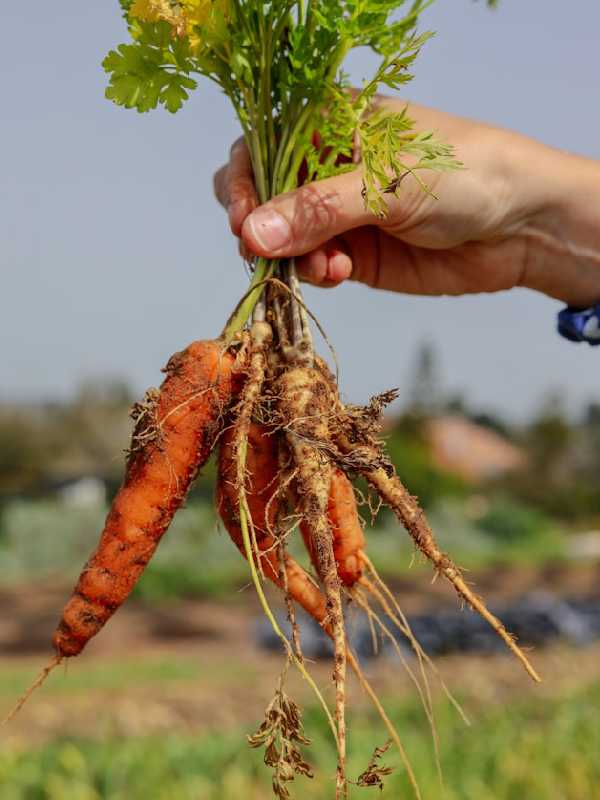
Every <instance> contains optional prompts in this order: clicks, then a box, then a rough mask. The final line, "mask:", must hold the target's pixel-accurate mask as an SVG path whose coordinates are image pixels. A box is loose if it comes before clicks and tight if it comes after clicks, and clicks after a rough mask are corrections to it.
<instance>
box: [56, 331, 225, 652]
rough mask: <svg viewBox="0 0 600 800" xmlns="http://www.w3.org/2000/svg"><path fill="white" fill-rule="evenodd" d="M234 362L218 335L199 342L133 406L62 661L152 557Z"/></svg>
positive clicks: (59, 645) (71, 612) (59, 643)
mask: <svg viewBox="0 0 600 800" xmlns="http://www.w3.org/2000/svg"><path fill="white" fill-rule="evenodd" d="M234 363H235V357H234V356H233V355H232V354H231V353H230V352H229V351H227V350H224V349H223V345H222V343H221V342H220V341H219V340H216V341H201V342H194V343H193V344H191V345H190V346H189V347H188V348H187V349H186V350H184V351H182V352H181V353H177V354H175V355H174V356H173V357H172V358H171V359H170V360H169V363H168V364H167V366H166V367H165V370H164V371H165V372H166V374H167V377H166V379H165V380H164V382H163V384H162V386H161V388H160V391H159V392H157V390H150V391H149V392H148V393H147V395H146V400H145V402H143V403H140V404H137V405H136V406H134V409H133V411H132V416H133V417H134V419H136V422H137V424H136V427H135V430H134V433H133V437H132V447H131V450H130V453H129V458H128V461H127V468H126V474H125V479H124V481H123V484H122V486H121V488H120V489H119V492H118V493H117V495H116V497H115V499H114V502H113V504H112V507H111V509H110V511H109V514H108V517H107V519H106V523H105V526H104V530H103V531H102V535H101V538H100V543H99V545H98V548H97V549H96V551H95V553H94V554H93V555H92V557H91V558H90V560H89V561H88V562H87V564H86V566H85V568H84V570H83V572H82V573H81V575H80V577H79V581H78V583H77V585H76V587H75V589H74V591H73V595H72V597H71V599H70V600H69V602H68V603H67V605H66V607H65V609H64V611H63V615H62V619H61V621H60V623H59V625H58V628H57V629H56V631H55V633H54V637H53V644H54V647H55V649H56V652H57V657H58V658H59V659H60V658H64V657H70V656H76V655H78V654H79V653H80V652H81V651H82V650H83V648H84V647H85V645H86V644H87V643H88V642H89V640H90V639H91V638H92V637H93V636H95V635H96V634H97V633H98V631H100V629H101V628H102V627H103V626H104V624H105V623H106V622H107V620H108V619H109V618H110V617H111V616H112V615H113V614H114V613H115V611H116V610H117V609H118V608H119V606H120V605H121V604H122V603H123V602H124V600H125V599H126V598H127V597H128V596H129V594H130V592H131V590H132V589H133V587H134V586H135V584H136V582H137V580H138V579H139V577H140V575H141V574H142V572H143V571H144V568H145V566H146V564H147V563H148V562H149V561H150V559H151V558H152V556H153V554H154V552H155V550H156V548H157V546H158V543H159V542H160V539H161V537H162V536H163V534H164V533H165V531H166V530H167V528H168V527H169V524H170V522H171V520H172V518H173V515H174V513H175V511H176V510H177V509H178V508H179V506H180V505H181V504H182V502H183V500H184V499H185V497H186V494H187V492H188V489H189V487H190V484H191V483H192V481H193V480H194V478H195V477H196V475H197V473H198V470H199V469H200V468H201V467H202V466H203V465H204V464H205V463H206V461H207V460H208V457H209V455H210V453H211V450H212V448H213V445H214V443H215V439H216V437H217V435H218V434H219V432H220V429H221V427H222V424H221V420H222V417H223V413H224V411H226V410H227V408H228V406H229V404H230V402H231V399H232V396H233V394H234V392H235V391H236V377H235V371H234Z"/></svg>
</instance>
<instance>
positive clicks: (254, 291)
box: [221, 258, 277, 346]
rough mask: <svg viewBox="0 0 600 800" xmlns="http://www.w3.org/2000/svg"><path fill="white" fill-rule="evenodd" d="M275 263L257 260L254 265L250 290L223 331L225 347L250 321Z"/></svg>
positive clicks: (263, 259) (264, 259)
mask: <svg viewBox="0 0 600 800" xmlns="http://www.w3.org/2000/svg"><path fill="white" fill-rule="evenodd" d="M276 265H277V261H269V260H268V259H266V258H259V259H258V261H257V263H256V269H255V270H254V275H253V276H252V280H251V282H250V288H249V289H248V292H247V294H246V296H245V297H244V299H243V300H242V301H241V303H240V304H239V306H238V307H237V308H236V310H235V311H234V312H233V314H232V315H231V317H230V318H229V320H228V321H227V325H226V326H225V328H224V329H223V333H222V334H221V337H222V338H223V339H224V341H225V345H226V346H228V345H230V344H231V342H232V341H233V339H234V338H235V335H236V334H237V333H239V332H240V331H241V330H243V329H244V327H245V325H246V323H247V322H248V320H249V319H250V317H251V315H252V312H253V311H254V306H255V305H256V304H257V303H258V301H259V300H260V296H261V294H262V292H263V289H264V286H263V284H264V282H265V281H266V280H268V279H269V278H270V277H271V275H272V274H273V272H274V271H275V268H276Z"/></svg>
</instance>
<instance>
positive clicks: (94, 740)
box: [0, 568, 600, 800]
mask: <svg viewBox="0 0 600 800" xmlns="http://www.w3.org/2000/svg"><path fill="white" fill-rule="evenodd" d="M422 577H423V576H420V577H419V578H413V577H412V576H409V577H408V578H405V580H404V585H403V594H404V595H405V598H406V601H407V603H408V605H409V606H410V607H411V608H412V609H414V610H417V609H419V608H420V607H423V604H424V597H425V595H424V594H423V593H422V592H421V591H420V590H419V586H421V588H422V589H423V592H424V591H425V589H426V588H427V586H423V583H424V582H423V581H422V580H421V578H422ZM475 577H477V578H478V580H479V581H481V583H486V582H487V584H488V587H487V588H488V591H491V594H492V596H493V597H500V596H501V593H502V586H499V585H497V587H496V590H495V591H494V589H493V586H492V581H491V579H490V578H489V576H488V577H487V578H486V575H485V574H482V575H481V576H475ZM592 579H593V571H591V570H587V571H586V570H584V571H582V572H581V574H579V575H577V572H576V571H573V570H571V571H569V570H567V569H566V568H565V569H563V570H562V571H557V570H554V572H551V571H550V570H546V577H545V578H544V576H543V574H542V572H541V571H539V572H538V573H535V572H534V571H532V570H531V569H526V568H524V569H514V570H512V571H508V570H507V571H506V572H505V573H504V579H503V581H502V583H504V585H505V589H506V590H508V589H509V588H511V587H512V588H515V587H516V586H519V585H520V586H521V587H524V588H527V586H528V585H529V584H530V582H535V583H536V584H540V583H542V584H543V583H544V580H546V581H547V582H548V581H552V582H553V583H555V584H556V585H557V587H559V588H560V587H561V586H562V587H563V588H568V587H569V586H572V585H575V584H577V583H579V584H580V585H585V584H586V582H591V581H592ZM61 592H62V590H58V589H57V588H50V587H49V588H48V589H46V590H44V589H43V588H41V589H39V590H38V592H36V593H33V592H32V591H31V588H30V587H21V588H20V589H17V588H14V589H13V590H11V591H8V590H6V591H5V592H4V595H3V607H6V608H7V609H8V610H9V612H10V613H9V615H8V616H9V617H10V616H12V617H13V621H14V620H15V619H21V620H27V622H28V625H27V629H28V630H29V631H30V636H29V651H30V652H29V654H28V655H24V652H26V648H25V647H24V642H21V643H18V642H17V641H16V639H15V638H14V637H15V633H14V628H13V629H12V634H11V629H10V627H9V626H10V623H9V621H8V620H7V619H6V618H5V620H4V621H3V623H2V627H1V628H0V638H3V641H8V640H9V639H10V636H11V635H12V636H13V638H12V641H13V642H14V643H15V644H14V647H13V652H14V653H15V655H13V656H6V655H5V656H3V657H2V659H1V660H0V710H1V711H5V710H8V707H9V706H10V704H11V702H12V701H13V700H14V698H15V696H16V695H17V694H18V693H19V692H21V691H22V690H23V689H24V688H25V686H26V685H27V683H28V682H29V681H30V680H31V678H32V677H33V675H34V674H35V673H36V671H37V670H38V669H39V667H40V665H41V664H42V663H43V661H44V659H45V657H46V654H47V653H48V647H47V644H46V642H47V640H48V636H49V632H50V630H51V627H52V623H53V621H54V616H55V610H56V608H58V607H59V605H60V598H61ZM401 594H402V592H401ZM257 619H258V607H257V605H256V601H255V599H254V597H253V595H252V593H251V591H250V590H246V591H238V592H237V593H236V594H235V595H234V596H233V597H230V599H229V601H228V603H226V604H223V603H222V602H215V601H213V600H210V599H207V598H205V599H189V600H181V599H179V600H177V599H173V600H171V601H170V602H166V603H161V604H160V606H157V605H156V604H155V603H147V602H144V601H141V600H139V599H138V600H137V601H135V602H133V603H130V604H128V605H127V606H126V607H125V608H124V609H123V610H122V612H121V614H119V615H118V616H117V617H116V618H115V619H114V621H113V624H112V625H111V626H109V627H108V628H107V629H106V631H105V632H104V633H103V634H102V636H100V637H98V639H97V640H95V641H94V642H93V643H92V644H91V645H90V647H89V649H88V650H87V651H86V653H85V654H84V655H83V656H82V657H81V658H79V659H78V660H77V662H74V663H72V664H69V666H68V668H67V669H66V670H62V671H59V672H58V673H56V674H54V675H52V676H51V677H50V679H49V681H48V683H47V685H46V686H45V687H44V688H43V689H42V690H40V691H39V692H38V693H37V694H36V695H35V696H34V697H33V698H32V699H31V701H30V703H29V705H28V706H27V707H26V708H25V709H23V711H22V712H21V714H20V715H19V716H18V717H17V718H16V719H15V720H14V721H13V723H11V725H10V727H9V728H8V729H6V730H5V731H4V734H3V742H2V748H1V751H0V782H1V784H2V798H3V799H4V798H7V800H38V798H39V800H62V798H69V800H71V798H73V800H104V799H105V798H106V800H125V798H127V800H129V799H130V798H131V800H138V798H139V799H140V800H141V798H144V799H145V798H152V799H153V800H154V798H156V800H175V798H177V800H179V798H185V799H186V800H187V798H189V800H213V798H214V800H216V798H220V799H222V800H233V798H238V797H248V798H251V799H252V800H254V798H256V800H258V798H263V797H266V796H268V785H269V771H268V770H267V769H266V768H265V767H264V766H263V764H262V756H261V753H260V751H252V750H251V749H250V748H249V747H247V746H244V739H245V735H246V734H248V733H252V732H253V731H254V730H255V729H256V728H257V727H258V725H259V723H260V721H261V720H262V716H263V713H264V708H265V706H266V705H267V704H268V702H269V700H270V699H271V696H272V690H273V686H274V684H275V682H276V679H277V676H278V674H279V670H280V668H281V659H280V658H279V657H278V655H277V654H274V653H269V652H265V651H264V650H262V649H260V648H259V647H258V645H257V643H256V624H257ZM9 649H10V648H9ZM2 652H3V653H6V652H7V648H6V647H3V648H2ZM535 662H536V665H537V666H538V668H539V669H540V671H541V673H542V675H543V678H544V683H543V684H542V686H541V687H535V686H533V684H531V683H530V682H529V681H528V679H527V677H526V676H525V675H524V674H522V672H521V670H520V668H519V667H518V665H517V664H516V663H515V662H514V661H513V660H512V659H511V658H510V657H506V656H504V655H497V656H496V655H495V656H487V657H475V656H472V657H469V658H466V657H463V656H453V657H447V658H443V659H436V663H437V665H438V667H439V669H440V673H441V675H442V676H443V678H444V680H445V681H446V682H447V684H448V687H449V688H450V690H451V691H452V692H453V693H454V694H455V695H456V696H457V697H458V698H459V699H460V702H461V704H462V706H463V708H464V710H465V712H466V714H467V715H468V716H469V718H470V721H471V726H470V727H467V726H466V725H465V724H464V722H463V721H462V720H461V718H460V716H459V715H458V714H457V713H456V711H455V710H454V709H453V708H452V706H451V705H450V703H449V702H448V701H447V699H446V698H445V696H444V694H443V691H442V690H441V688H440V686H439V684H438V683H437V682H436V680H435V678H433V679H432V687H433V691H434V695H435V705H436V718H437V729H438V734H439V741H440V756H441V764H442V770H443V775H444V780H445V790H444V793H442V792H441V790H440V785H439V778H438V776H437V772H436V767H435V758H434V753H433V749H432V745H431V737H430V735H429V733H428V727H427V722H426V719H425V716H424V714H423V711H422V709H421V708H420V703H419V699H418V697H417V696H416V692H415V690H414V687H413V685H412V683H411V682H410V680H409V678H408V677H407V676H406V674H405V672H404V671H403V669H402V665H401V664H400V662H399V661H397V660H395V659H390V658H381V659H380V660H379V661H373V662H370V663H369V664H368V672H369V677H370V678H371V679H372V680H373V683H374V684H375V686H376V688H377V689H378V691H379V692H380V694H381V697H382V698H383V700H384V701H385V703H386V707H387V708H388V710H389V712H390V715H391V716H392V718H393V719H394V721H395V722H396V724H397V725H398V728H399V730H400V732H401V735H403V737H404V742H405V745H406V748H407V750H408V752H409V754H410V758H411V760H412V762H413V764H414V767H415V770H416V773H417V775H418V776H419V780H420V783H421V786H422V790H423V796H424V797H426V798H433V797H435V798H437V797H444V798H449V800H471V799H473V800H474V799H475V798H478V799H479V798H484V800H488V798H489V800H492V798H493V800H513V798H515V799H516V798H523V797H526V798H528V800H529V799H531V800H584V799H585V800H590V799H591V800H593V799H594V798H596V797H600V790H599V788H598V787H600V763H599V762H598V759H597V753H598V751H599V749H600V725H599V724H598V721H599V720H598V708H599V703H600V666H599V665H600V646H598V645H593V646H589V647H586V648H571V647H567V646H554V647H551V648H546V649H544V650H540V651H539V652H536V653H535ZM312 669H313V672H314V675H315V677H316V678H317V680H318V683H319V685H320V686H321V687H326V686H327V685H328V684H329V667H328V666H327V664H326V662H321V663H316V664H314V665H312ZM290 692H291V694H292V696H293V697H294V698H295V699H296V700H298V701H299V702H300V704H301V705H302V706H303V707H305V708H307V712H306V716H305V724H306V733H307V735H308V736H309V737H310V738H311V739H312V740H313V743H314V744H313V746H312V747H309V748H307V758H308V760H309V761H310V763H311V765H312V766H313V767H314V769H315V778H314V779H313V780H311V781H307V780H302V781H301V782H300V781H299V782H297V784H296V785H295V786H293V788H292V795H293V796H296V797H307V798H315V799H316V798H321V797H324V796H326V793H327V787H328V786H330V783H331V774H332V772H333V771H334V769H335V751H334V747H333V744H332V742H331V741H330V738H329V731H328V729H327V727H326V724H325V722H324V720H323V718H322V715H321V713H320V711H319V710H318V709H316V708H315V706H314V703H313V699H312V697H311V694H310V690H309V689H308V687H307V686H306V685H305V684H303V683H302V681H301V679H300V678H298V677H297V676H295V675H293V676H291V679H290ZM328 699H329V700H331V699H332V698H331V696H329V697H328ZM350 708H351V712H350V721H351V739H350V750H349V754H350V760H349V774H350V776H353V777H354V778H356V777H357V776H358V775H359V774H360V772H361V771H362V770H363V769H364V768H365V767H366V764H367V763H368V761H369V758H370V756H371V753H372V749H373V746H374V744H384V742H385V733H384V731H383V730H382V728H381V725H380V723H379V721H378V720H377V719H376V718H375V716H374V715H373V713H372V711H371V709H370V707H369V705H368V703H367V701H366V699H365V698H364V697H363V696H362V695H361V692H360V689H359V688H358V687H356V686H355V685H352V686H351V692H350ZM384 762H385V763H386V765H388V764H389V766H393V767H395V768H397V769H395V770H394V773H393V774H392V776H391V777H390V778H389V779H387V780H386V786H385V789H384V792H383V794H382V795H381V796H382V797H383V798H385V797H389V798H392V797H404V796H406V797H409V796H410V794H409V789H408V785H407V781H406V778H405V776H404V774H403V771H402V769H401V768H400V767H399V764H398V760H397V756H396V754H395V753H394V752H393V751H390V753H389V756H386V757H385V758H384ZM364 792H366V790H365V789H359V788H356V787H352V788H351V796H356V797H360V796H361V795H362V794H363V793H364Z"/></svg>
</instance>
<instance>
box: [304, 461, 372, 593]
mask: <svg viewBox="0 0 600 800" xmlns="http://www.w3.org/2000/svg"><path fill="white" fill-rule="evenodd" d="M327 518H328V520H329V525H330V527H331V534H332V536H333V554H334V557H335V562H336V565H337V571H338V575H339V577H340V580H341V581H342V583H343V584H344V585H345V586H348V587H350V588H351V587H352V586H354V584H355V583H357V582H358V581H359V580H360V579H361V577H362V574H363V567H364V549H365V535H364V531H363V529H362V525H361V524H360V519H359V516H358V509H357V507H356V497H355V495H354V488H353V486H352V483H351V482H350V481H349V480H348V478H347V477H346V475H345V474H344V473H343V472H342V470H341V469H334V470H333V472H332V475H331V486H330V489H329V500H328V503H327ZM300 530H301V532H302V538H303V539H304V544H305V545H306V549H307V550H308V552H309V554H310V558H311V561H312V562H313V564H314V565H315V568H316V567H317V559H316V553H315V548H314V544H313V542H312V540H311V536H310V531H309V529H308V526H307V525H306V523H305V522H304V521H302V523H301V524H300Z"/></svg>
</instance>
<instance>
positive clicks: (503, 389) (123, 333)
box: [0, 0, 600, 420]
mask: <svg viewBox="0 0 600 800" xmlns="http://www.w3.org/2000/svg"><path fill="white" fill-rule="evenodd" d="M425 25H426V27H428V28H431V29H434V30H436V31H437V36H436V37H435V38H434V39H433V40H432V41H431V42H430V43H429V44H428V45H427V47H426V48H425V50H424V51H423V53H422V55H421V56H420V58H419V61H418V62H417V65H416V73H417V77H416V79H415V81H414V82H413V83H412V84H411V85H410V87H409V88H408V90H407V92H406V97H407V98H408V99H412V100H414V101H415V102H419V103H422V104H429V105H431V106H435V107H437V108H440V109H443V110H445V111H449V112H454V113H457V114H463V115H466V116H469V117H472V118H476V119H481V120H485V121H487V122H490V123H494V124H498V125H502V126H504V127H508V128H512V129H514V130H517V131H520V132H522V133H525V134H527V135H530V136H533V137H535V138H538V139H540V140H542V141H544V142H546V143H547V144H550V145H552V146H555V147H558V148H562V149H566V150H570V151H572V152H576V153H579V154H582V155H586V156H588V157H591V158H595V159H598V158H600V103H599V102H598V91H599V89H598V76H599V75H600V47H599V46H598V34H599V31H600V4H599V3H598V2H597V0H573V2H571V3H568V4H567V3H565V2H559V1H558V0H550V1H549V0H527V1H526V2H523V0H502V2H501V8H500V9H498V10H497V11H496V12H490V11H488V10H487V9H486V8H485V4H484V3H483V2H479V3H474V2H472V0H438V1H437V3H435V4H434V6H433V7H432V8H431V9H430V10H429V11H428V12H427V14H426V15H425ZM0 28H1V29H2V30H3V31H5V36H4V37H3V47H2V50H1V52H0V76H1V86H2V105H1V109H0V275H1V276H2V283H1V284H0V355H1V356H2V357H1V358H0V400H38V399H54V398H65V397H68V396H70V395H71V394H72V393H73V391H74V390H75V389H76V387H77V385H78V384H79V383H80V382H82V381H84V380H87V379H90V378H99V377H100V378H101V377H118V378H122V379H125V380H127V381H128V382H129V383H130V384H131V385H132V387H133V388H134V389H135V390H136V391H142V390H143V389H144V388H145V387H146V386H148V385H156V384H157V383H158V382H159V381H160V372H159V368H160V367H161V366H162V365H163V364H164V363H165V361H166V360H167V358H168V356H169V355H170V354H171V353H172V352H173V351H176V350H179V349H181V348H182V347H183V346H185V345H186V344H187V343H188V342H189V341H191V340H193V339H196V338H212V337H213V336H214V335H216V334H217V333H218V332H219V331H220V330H221V328H222V325H223V322H224V320H225V319H226V317H227V316H228V314H229V312H230V310H231V309H232V307H233V306H234V305H235V303H236V302H237V299H239V297H240V296H241V295H242V294H243V292H244V291H245V285H246V280H247V279H246V276H245V273H244V269H243V266H242V264H241V262H240V259H239V257H238V255H237V246H236V243H235V241H234V240H233V238H232V236H231V234H230V232H229V230H228V227H227V223H226V219H225V215H224V213H223V212H222V210H221V209H220V208H219V207H218V206H217V204H216V202H215V200H214V199H213V196H212V174H213V172H214V170H215V169H216V168H217V167H218V166H219V165H220V164H221V163H222V162H223V161H224V159H225V157H226V154H227V151H228V149H229V144H230V142H231V141H232V140H233V139H234V138H236V137H237V136H238V128H237V125H236V121H235V119H234V116H233V113H232V111H231V110H230V108H229V106H228V101H227V99H226V98H225V97H224V96H223V95H221V94H220V93H219V91H218V90H217V89H216V88H215V87H213V86H212V85H211V84H209V83H208V82H204V83H203V84H202V85H201V89H200V91H198V92H196V93H195V95H194V96H193V97H192V99H191V100H190V102H189V103H188V104H187V105H186V106H185V108H184V110H183V111H181V112H180V113H178V114H177V115H175V116H172V115H168V114H167V113H166V112H163V111H156V112H153V113H151V114H146V115H138V114H137V113H136V112H134V111H127V110H123V109H120V108H117V107H116V106H113V105H112V104H111V103H109V102H108V101H106V100H105V99H104V97H103V92H104V86H105V76H104V74H103V72H102V69H101V67H100V62H101V60H102V58H103V56H104V55H105V53H106V51H108V50H109V49H110V48H111V47H114V46H115V45H116V44H118V43H119V42H121V41H125V39H126V33H125V30H124V26H123V22H122V19H121V17H120V13H119V7H118V3H117V2H116V0H102V1H100V0H94V2H93V3H91V2H85V3H84V2H81V0H62V2H61V3H59V4H57V3H41V2H38V3H2V4H0ZM6 32H8V33H9V35H6ZM366 65H367V62H366V60H365V59H364V58H363V57H362V56H358V57H355V58H353V60H352V62H351V64H350V67H351V75H352V78H353V79H355V80H360V79H361V78H362V77H363V76H364V75H365V74H366V72H365V70H366V68H367V66H366ZM307 302H308V303H309V305H310V307H311V309H312V310H313V311H314V313H315V314H317V316H318V317H319V319H320V320H321V321H322V323H323V325H324V327H325V328H326V330H327V333H328V335H329V338H330V339H331V340H332V341H333V343H334V344H335V347H336V350H337V353H338V358H339V361H340V365H341V383H342V389H343V393H344V396H345V397H346V399H349V400H350V399H351V400H353V401H355V402H362V401H365V400H366V399H367V398H368V397H369V396H370V395H371V394H373V393H376V392H380V391H383V390H384V389H386V388H389V387H390V386H399V387H400V389H401V390H402V389H403V386H404V387H406V385H407V383H408V381H409V379H410V375H411V372H412V367H413V364H414V359H415V352H416V349H417V347H418V346H419V343H421V342H423V341H430V342H432V343H433V344H434V345H435V347H436V348H437V351H438V355H439V360H440V364H441V369H442V383H443V386H444V388H445V389H446V390H447V391H448V392H453V391H462V392H464V393H465V394H466V396H467V398H468V399H469V401H470V402H471V403H472V404H473V405H475V406H477V407H480V408H487V409H490V410H495V411H498V412H500V413H502V414H505V415H507V416H510V417H511V418H513V419H515V420H523V419H525V418H527V416H528V415H529V414H531V413H532V412H533V411H535V409H536V408H537V407H539V405H540V403H541V402H542V399H543V397H544V395H545V393H547V392H549V391H553V390H556V389H558V390H560V391H562V392H563V393H564V396H565V399H566V401H567V404H568V407H569V409H570V410H571V411H572V412H573V413H575V412H577V411H578V410H579V409H580V408H581V407H582V405H583V404H584V403H586V402H588V401H590V400H600V378H599V376H600V363H599V359H600V352H598V351H596V350H594V349H592V348H589V347H587V345H585V346H584V345H572V344H570V343H568V342H565V341H563V340H561V339H560V338H559V337H558V336H557V335H556V334H555V332H554V329H555V318H556V313H557V311H558V309H559V308H560V304H559V303H557V302H556V301H553V300H550V299H548V298H545V297H543V296H539V295H536V294H534V293H533V292H529V291H527V290H513V291H511V292H506V293H500V294H497V295H494V296H483V295H480V296H472V297H467V298H416V297H412V296H402V295H396V294H392V293H387V292H376V291H374V290H370V289H366V288H364V287H360V286H357V285H350V284H349V285H347V286H344V287H341V288H339V289H335V290H317V289H312V288H311V289H308V290H307Z"/></svg>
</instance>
